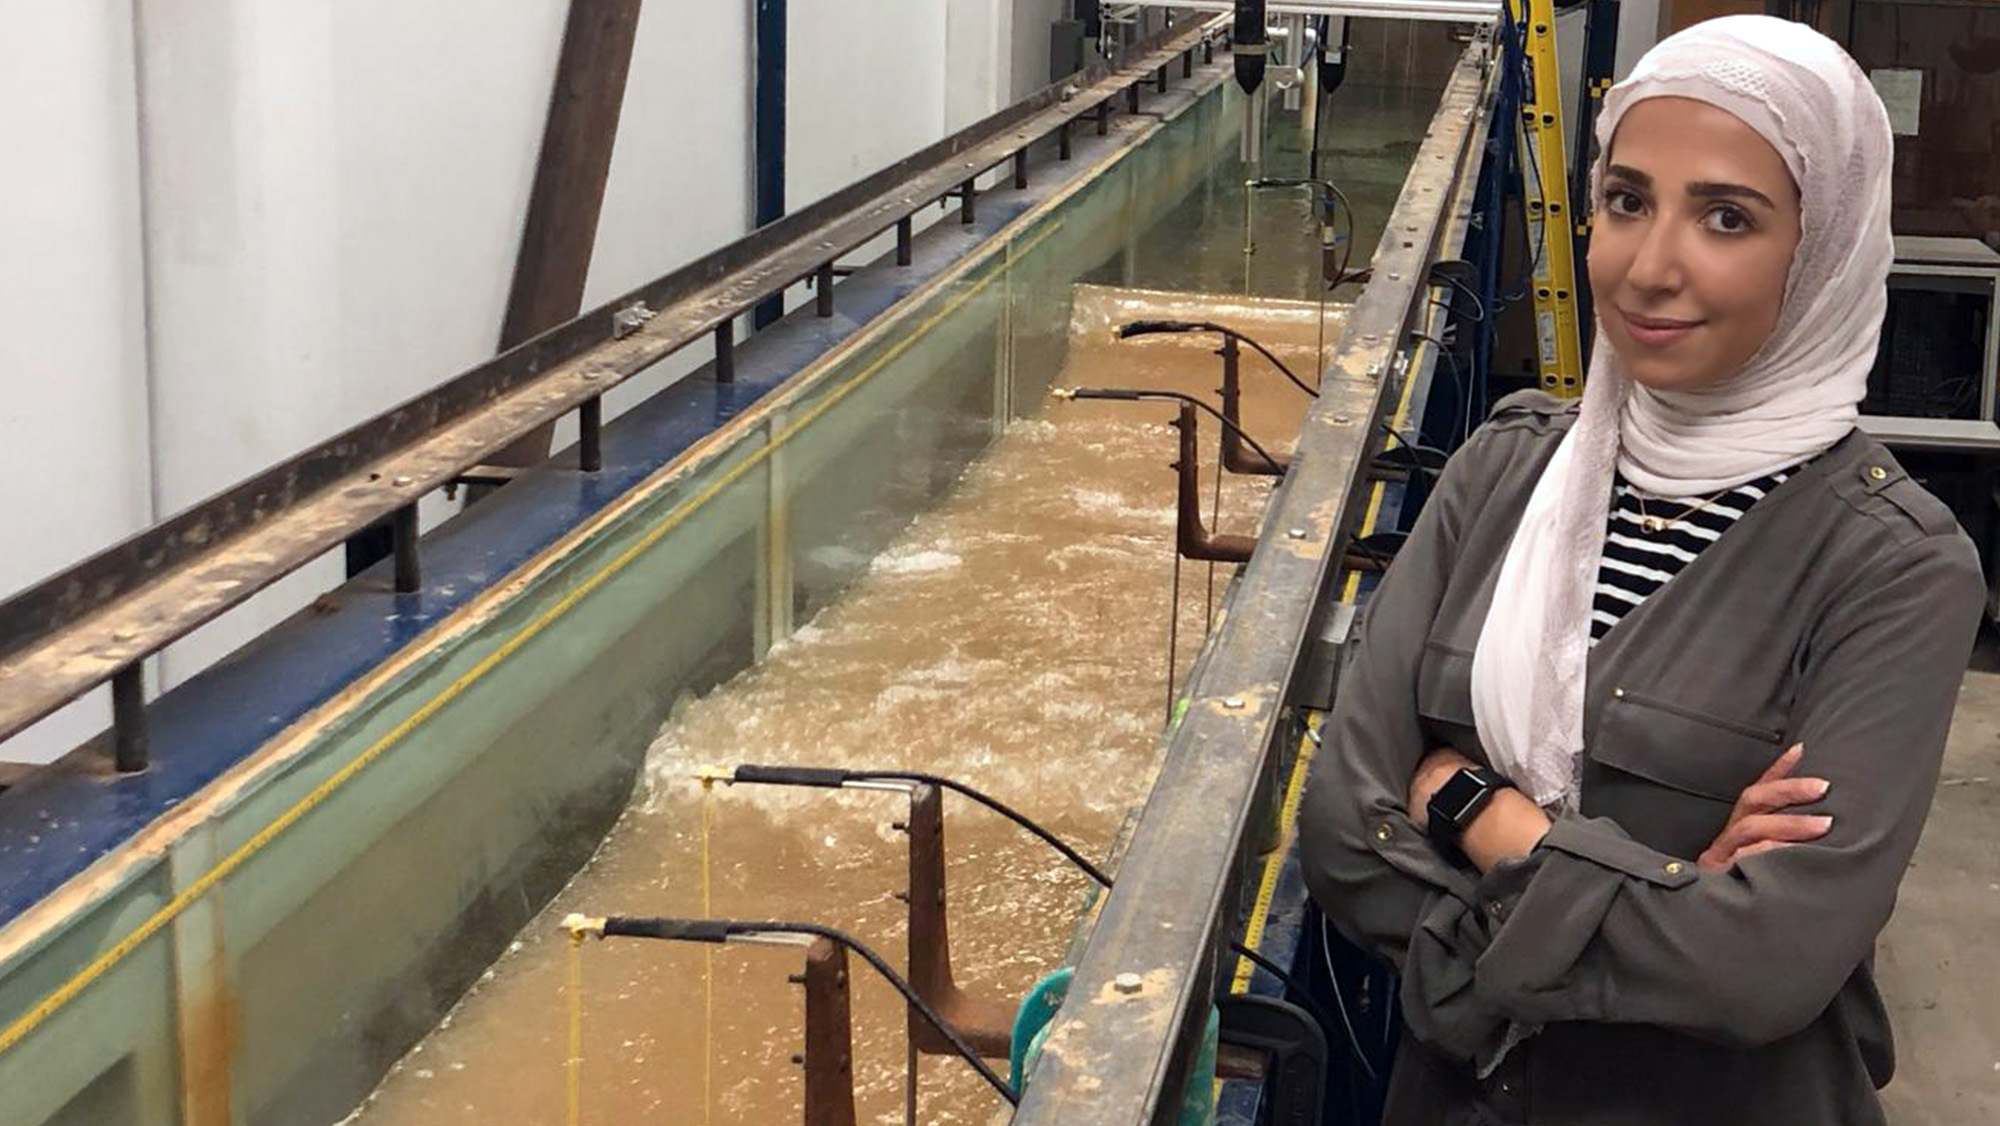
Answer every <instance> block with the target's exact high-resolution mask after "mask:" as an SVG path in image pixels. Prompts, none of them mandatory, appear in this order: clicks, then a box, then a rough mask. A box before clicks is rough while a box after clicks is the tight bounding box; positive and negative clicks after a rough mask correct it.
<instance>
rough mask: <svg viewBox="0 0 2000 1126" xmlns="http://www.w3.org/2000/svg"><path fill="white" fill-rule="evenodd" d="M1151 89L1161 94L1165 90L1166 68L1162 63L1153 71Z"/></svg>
mask: <svg viewBox="0 0 2000 1126" xmlns="http://www.w3.org/2000/svg"><path fill="white" fill-rule="evenodd" d="M1153 89H1155V90H1157V91H1159V92H1160V93H1162V94H1164V93H1166V92H1167V68H1166V67H1165V66H1164V65H1162V66H1161V67H1160V69H1159V70H1157V71H1155V72H1153Z"/></svg>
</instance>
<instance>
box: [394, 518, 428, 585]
mask: <svg viewBox="0 0 2000 1126" xmlns="http://www.w3.org/2000/svg"><path fill="white" fill-rule="evenodd" d="M395 537H396V593H397V594H415V593H416V592H417V591H418V590H420V589H422V588H423V585H424V572H423V563H422V561H421V560H420V559H419V558H418V556H417V503H416V502H415V501H411V502H410V503H409V504H406V505H404V506H403V507H401V508H399V509H397V510H396V523H395Z"/></svg>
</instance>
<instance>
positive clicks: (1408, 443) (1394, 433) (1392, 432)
mask: <svg viewBox="0 0 2000 1126" xmlns="http://www.w3.org/2000/svg"><path fill="white" fill-rule="evenodd" d="M1376 425H1377V426H1380V427H1381V428H1382V429H1383V430H1385V431H1387V432H1388V434H1389V436H1390V437H1391V438H1394V439H1396V440H1397V441H1398V442H1401V443H1403V446H1404V448H1406V449H1410V450H1414V451H1416V452H1418V453H1427V454H1435V455H1436V456H1438V457H1441V458H1445V459H1449V458H1450V457H1451V455H1450V454H1449V453H1447V452H1445V451H1444V450H1441V449H1438V448H1437V447H1436V446H1427V445H1425V444H1423V443H1422V442H1419V441H1417V440H1416V439H1415V438H1413V437H1411V436H1410V435H1408V434H1406V433H1404V432H1403V431H1401V430H1398V429H1396V428H1395V427H1394V426H1391V425H1389V423H1388V422H1387V421H1383V422H1378V423H1376ZM1382 452H1383V453H1385V454H1391V453H1394V452H1395V451H1394V450H1384V451H1382Z"/></svg>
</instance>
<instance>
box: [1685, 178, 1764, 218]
mask: <svg viewBox="0 0 2000 1126" xmlns="http://www.w3.org/2000/svg"><path fill="white" fill-rule="evenodd" d="M1687 194H1689V195H1691V196H1693V197H1695V198H1696V199H1729V198H1732V197H1734V198H1738V199H1754V200H1756V201H1757V202H1758V203H1761V204H1763V205H1764V206H1765V207H1768V208H1770V209H1771V210H1773V211H1776V210H1777V209H1778V205H1777V204H1775V203H1772V202H1771V197H1770V196H1767V195H1765V194H1764V193H1763V192H1760V191H1758V190H1757V189H1756V188H1753V187H1750V186H1749V185H1748V184H1718V183H1712V182H1710V181H1706V180H1697V181H1695V182H1694V183H1692V184H1689V185H1688V186H1687Z"/></svg>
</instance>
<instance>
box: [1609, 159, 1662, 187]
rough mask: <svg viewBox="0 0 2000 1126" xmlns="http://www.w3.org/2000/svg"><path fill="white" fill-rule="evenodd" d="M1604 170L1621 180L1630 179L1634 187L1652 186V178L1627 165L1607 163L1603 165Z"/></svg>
mask: <svg viewBox="0 0 2000 1126" xmlns="http://www.w3.org/2000/svg"><path fill="white" fill-rule="evenodd" d="M1604 171H1605V172H1607V173H1609V174H1610V175H1613V176H1616V177H1618V178H1619V179H1621V180H1629V181H1631V182H1632V184H1633V186H1634V187H1640V188H1650V187H1652V186H1653V178H1652V177H1651V176H1648V175H1647V174H1646V173H1644V172H1641V171H1639V170H1638V169H1637V168H1633V167H1630V166H1628V165H1624V164H1607V165H1605V166H1604Z"/></svg>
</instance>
